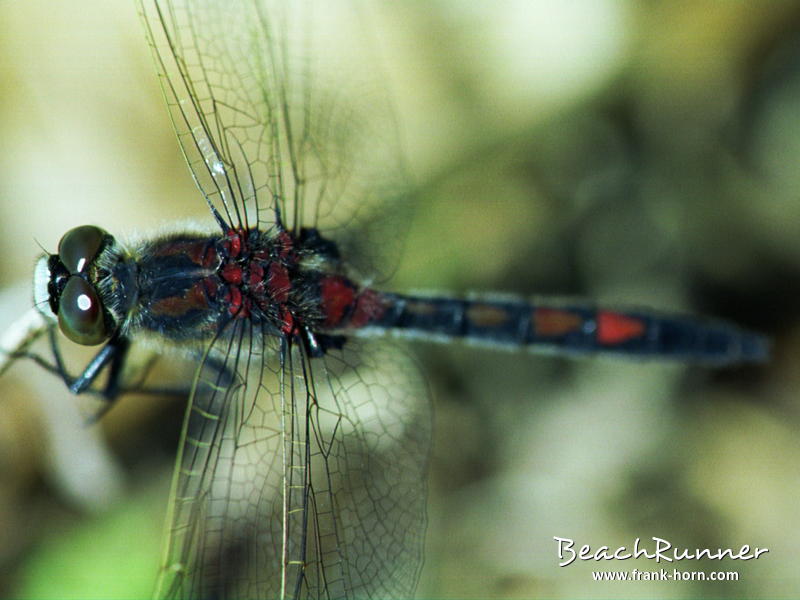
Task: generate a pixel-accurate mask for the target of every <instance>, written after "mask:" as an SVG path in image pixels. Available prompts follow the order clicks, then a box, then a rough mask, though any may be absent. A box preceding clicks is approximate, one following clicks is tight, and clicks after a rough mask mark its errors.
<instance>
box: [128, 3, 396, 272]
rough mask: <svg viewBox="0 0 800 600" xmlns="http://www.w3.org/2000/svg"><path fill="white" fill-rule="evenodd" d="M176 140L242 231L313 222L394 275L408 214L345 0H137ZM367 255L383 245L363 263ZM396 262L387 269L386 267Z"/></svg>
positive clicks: (358, 260) (366, 268)
mask: <svg viewBox="0 0 800 600" xmlns="http://www.w3.org/2000/svg"><path fill="white" fill-rule="evenodd" d="M140 7H141V13H142V16H143V20H144V23H145V28H146V30H147V37H148V40H149V43H150V45H151V46H152V48H153V53H154V57H155V61H156V66H157V70H158V73H159V77H160V80H161V84H162V88H163V90H164V94H165V97H166V100H167V104H168V107H169V112H170V115H171V117H172V121H173V123H174V126H175V129H176V132H177V134H178V140H179V142H180V145H181V148H182V149H183V152H184V155H185V157H186V160H187V162H188V164H189V167H190V169H191V171H192V174H193V176H194V178H195V181H196V183H197V185H198V187H199V188H200V190H201V192H202V193H203V195H204V196H205V198H206V201H207V202H208V203H209V205H210V206H212V207H214V208H216V210H218V211H219V212H220V214H221V215H222V216H223V217H224V218H225V219H226V221H227V223H228V224H232V225H234V226H244V227H252V226H255V225H259V226H260V227H261V228H262V229H264V228H267V227H269V226H270V225H272V224H274V223H275V222H276V219H277V218H278V216H277V215H278V213H276V211H279V215H280V219H281V220H282V222H283V224H284V225H285V226H286V227H287V229H289V230H290V231H295V232H296V231H298V230H299V229H300V228H301V227H317V228H318V229H320V230H321V231H323V232H324V233H325V234H326V235H327V236H328V237H330V238H332V239H333V240H334V241H336V242H338V243H339V244H340V247H341V249H342V250H343V254H345V253H347V256H348V262H349V263H352V264H353V265H354V266H355V268H356V269H358V270H359V271H361V272H362V274H364V275H374V274H379V273H376V272H375V270H376V269H378V270H380V269H381V268H382V270H383V272H384V273H386V272H388V271H389V270H391V267H392V266H393V264H394V262H395V261H396V259H397V256H398V254H399V250H400V248H399V246H400V245H401V244H402V240H403V238H404V237H405V227H406V225H407V223H408V221H409V219H408V218H407V217H408V215H407V214H406V213H407V212H408V211H409V210H410V208H411V205H410V202H409V200H408V198H409V196H408V186H407V185H406V182H407V178H406V173H405V169H404V166H403V164H402V160H401V156H402V153H401V152H400V151H399V143H398V140H397V128H396V125H395V123H394V120H393V111H392V108H391V106H390V102H389V97H388V94H387V90H386V88H385V80H384V78H383V77H382V76H381V71H380V68H379V64H378V63H379V62H380V61H379V60H377V58H376V48H375V45H374V44H372V43H370V39H369V37H368V35H367V33H368V31H369V28H368V27H367V26H366V25H367V24H365V23H362V20H363V15H360V14H359V13H357V12H356V11H354V10H352V7H351V6H350V5H349V3H346V2H344V1H342V0H332V1H331V0H328V1H325V0H317V1H314V0H292V1H291V2H288V1H286V0H259V1H256V0H232V1H230V2H222V1H220V0H175V1H169V0H163V1H158V0H140ZM364 248H371V249H373V250H372V252H371V253H369V254H365V253H364V252H363V251H362V250H363V249H364ZM387 259H388V260H387Z"/></svg>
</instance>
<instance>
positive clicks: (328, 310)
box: [319, 277, 355, 327]
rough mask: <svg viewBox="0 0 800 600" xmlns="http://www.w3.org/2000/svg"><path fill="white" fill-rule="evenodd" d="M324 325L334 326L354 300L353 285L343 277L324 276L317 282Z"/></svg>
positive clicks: (339, 321)
mask: <svg viewBox="0 0 800 600" xmlns="http://www.w3.org/2000/svg"><path fill="white" fill-rule="evenodd" d="M319 292H320V296H321V300H322V310H323V312H324V313H325V326H326V327H336V326H337V325H339V324H340V323H341V321H342V319H343V318H344V315H345V311H346V310H347V309H348V308H350V307H351V306H352V304H353V301H354V300H355V289H354V288H353V285H352V284H351V283H350V282H349V281H347V280H346V279H344V278H343V277H324V278H323V279H322V280H321V281H320V282H319Z"/></svg>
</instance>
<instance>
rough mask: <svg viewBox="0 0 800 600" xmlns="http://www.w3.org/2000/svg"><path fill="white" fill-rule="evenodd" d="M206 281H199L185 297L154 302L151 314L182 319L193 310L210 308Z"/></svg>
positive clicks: (187, 291) (171, 297)
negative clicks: (205, 291)
mask: <svg viewBox="0 0 800 600" xmlns="http://www.w3.org/2000/svg"><path fill="white" fill-rule="evenodd" d="M205 287H206V286H205V285H204V281H203V280H200V281H197V282H196V283H195V284H194V285H192V286H191V287H190V288H189V289H188V290H186V293H185V294H184V295H183V296H170V297H168V298H162V299H161V300H158V301H157V302H153V303H152V305H151V306H150V310H151V312H153V313H154V314H160V315H163V316H166V317H181V316H183V315H185V314H186V313H188V312H190V311H192V310H204V309H207V308H208V301H207V300H206V295H205V293H204V289H205Z"/></svg>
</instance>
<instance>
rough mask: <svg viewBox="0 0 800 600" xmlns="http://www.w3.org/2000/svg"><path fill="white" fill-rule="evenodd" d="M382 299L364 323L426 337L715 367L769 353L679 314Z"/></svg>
mask: <svg viewBox="0 0 800 600" xmlns="http://www.w3.org/2000/svg"><path fill="white" fill-rule="evenodd" d="M381 298H382V307H383V310H382V312H381V314H380V315H379V316H377V318H375V319H374V320H371V321H370V322H369V323H368V325H369V326H372V327H380V328H383V329H387V330H391V331H394V332H396V333H398V334H401V335H408V336H413V337H418V338H424V339H430V340H432V341H448V340H451V339H463V340H465V341H467V342H472V343H477V344H479V345H487V346H497V347H507V348H515V347H516V348H523V347H524V348H530V349H532V350H542V351H548V350H549V351H552V352H555V353H558V354H565V355H581V354H592V353H603V354H612V355H613V354H616V355H620V356H629V357H640V358H644V359H647V358H667V359H676V360H683V361H694V362H701V363H713V364H730V363H738V362H759V361H763V360H765V359H766V358H767V356H768V352H769V344H768V342H767V340H766V338H765V337H763V336H761V335H758V334H755V333H751V332H748V331H745V330H743V329H740V328H738V327H736V326H734V325H731V324H729V323H725V322H722V321H704V320H700V319H696V318H693V317H688V316H683V315H669V314H651V313H643V312H638V311H635V310H630V311H628V310H622V311H621V310H609V309H604V308H597V307H592V306H588V305H578V304H554V303H553V304H550V303H545V304H540V303H536V302H525V301H513V300H512V301H508V300H465V299H456V298H446V297H445V298H425V297H414V296H401V295H395V294H381Z"/></svg>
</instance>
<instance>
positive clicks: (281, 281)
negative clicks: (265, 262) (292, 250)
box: [267, 262, 292, 303]
mask: <svg viewBox="0 0 800 600" xmlns="http://www.w3.org/2000/svg"><path fill="white" fill-rule="evenodd" d="M267 287H268V288H269V293H270V295H271V296H272V298H273V299H274V300H275V302H278V303H283V302H286V301H287V300H289V290H290V289H291V287H292V282H291V281H290V280H289V271H288V270H287V269H286V267H284V266H283V265H282V264H280V263H279V262H271V263H269V274H268V275H267Z"/></svg>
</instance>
